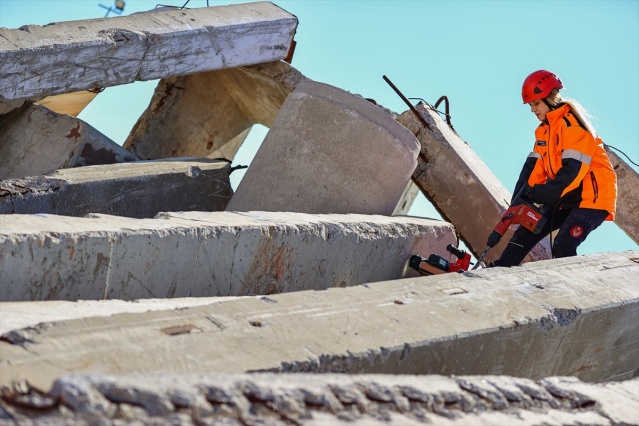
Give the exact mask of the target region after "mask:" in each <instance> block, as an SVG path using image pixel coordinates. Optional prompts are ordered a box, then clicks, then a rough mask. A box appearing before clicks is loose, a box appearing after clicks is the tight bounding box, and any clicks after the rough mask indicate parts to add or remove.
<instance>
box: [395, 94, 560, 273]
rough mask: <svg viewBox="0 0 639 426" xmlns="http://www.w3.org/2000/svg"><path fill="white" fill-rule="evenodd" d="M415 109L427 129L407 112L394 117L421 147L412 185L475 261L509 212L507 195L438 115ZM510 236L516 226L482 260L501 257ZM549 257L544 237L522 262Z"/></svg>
mask: <svg viewBox="0 0 639 426" xmlns="http://www.w3.org/2000/svg"><path fill="white" fill-rule="evenodd" d="M416 108H417V110H418V112H419V113H420V114H421V116H422V117H423V118H424V120H425V121H426V122H427V123H428V126H429V127H428V128H427V127H426V126H424V125H423V124H422V122H421V121H420V120H419V119H418V118H417V117H416V116H415V114H414V113H413V111H411V110H408V111H406V112H404V113H403V114H401V115H400V116H399V117H397V121H398V122H399V123H400V124H402V125H403V126H405V127H406V128H407V129H408V130H410V131H411V132H412V133H413V134H414V135H415V136H416V137H417V140H418V141H419V142H420V144H421V151H420V154H419V157H418V158H417V168H416V169H415V172H414V173H413V176H412V180H413V182H415V184H416V185H417V186H418V187H419V189H420V190H421V191H422V193H423V194H424V196H426V198H427V199H428V200H429V201H430V202H431V203H432V204H433V206H434V207H435V209H436V210H437V211H438V212H439V213H440V214H441V216H442V218H444V220H446V221H449V222H451V223H452V224H454V225H455V228H456V229H457V230H458V231H459V234H460V239H461V240H463V241H464V242H465V243H466V246H467V247H468V249H469V250H470V251H471V252H472V253H473V254H474V255H475V257H479V255H480V254H481V253H482V252H483V251H484V249H485V248H486V241H487V240H488V236H489V235H490V233H491V231H492V230H493V228H494V227H495V225H497V223H499V220H500V219H501V217H502V215H503V213H504V212H505V211H506V210H507V209H508V206H509V204H510V199H511V194H510V193H509V191H508V190H507V189H506V187H505V186H504V185H503V184H502V183H501V182H500V181H499V179H497V177H496V176H495V175H494V174H493V172H491V171H490V169H489V168H488V167H487V166H486V164H485V163H484V162H483V161H482V160H481V159H480V158H479V157H478V156H477V154H476V153H475V152H474V151H473V150H472V149H471V148H470V146H468V144H467V143H466V142H464V141H463V140H462V139H461V138H460V137H459V136H458V135H457V134H456V133H455V132H454V131H453V130H452V129H451V128H450V127H449V126H448V125H447V124H446V123H445V122H444V121H443V120H442V119H441V117H440V116H439V114H438V113H436V112H435V111H431V110H430V109H427V108H425V107H424V105H423V104H420V105H418V106H417V107H416ZM513 232H514V227H513V229H511V230H509V231H508V232H507V233H506V235H504V237H503V238H502V240H501V242H500V243H499V244H498V245H497V246H495V247H494V248H492V249H491V250H490V251H489V252H488V254H487V255H486V257H485V260H486V261H491V260H495V259H497V258H498V257H499V255H500V254H501V252H502V251H503V250H504V248H505V247H506V244H508V240H509V239H510V237H511V236H512V233H513ZM551 257H552V254H551V250H550V243H549V239H548V238H545V239H544V240H543V241H542V242H541V243H539V244H537V246H535V247H534V248H533V250H532V251H531V252H530V254H529V255H528V256H526V258H525V259H524V262H528V261H531V260H541V259H549V258H551Z"/></svg>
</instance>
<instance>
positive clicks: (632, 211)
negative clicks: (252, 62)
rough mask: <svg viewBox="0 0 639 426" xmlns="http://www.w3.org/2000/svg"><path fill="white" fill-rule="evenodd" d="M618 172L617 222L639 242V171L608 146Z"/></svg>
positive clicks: (612, 161)
mask: <svg viewBox="0 0 639 426" xmlns="http://www.w3.org/2000/svg"><path fill="white" fill-rule="evenodd" d="M606 152H607V153H608V156H609V157H610V162H611V163H612V166H613V167H614V168H615V171H616V172H617V216H616V218H615V223H616V224H617V225H618V226H619V228H621V229H622V230H623V231H624V232H625V233H626V235H628V236H629V237H630V238H632V240H633V241H634V242H635V243H637V244H639V173H637V171H636V170H634V169H633V168H632V167H631V166H630V165H629V164H628V163H626V162H625V161H624V160H623V158H621V157H619V156H618V155H617V154H616V153H615V152H614V151H613V150H612V149H610V148H609V147H607V148H606Z"/></svg>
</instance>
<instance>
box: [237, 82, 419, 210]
mask: <svg viewBox="0 0 639 426" xmlns="http://www.w3.org/2000/svg"><path fill="white" fill-rule="evenodd" d="M418 152H419V146H418V142H417V140H416V139H415V137H414V136H413V135H412V134H411V133H410V132H408V131H407V130H406V129H405V128H404V127H402V126H401V125H399V124H398V123H397V122H396V121H395V120H394V119H393V118H392V117H390V116H389V115H388V114H386V113H385V112H384V111H382V110H381V109H380V108H378V107H377V106H375V105H373V104H372V103H370V102H369V101H367V100H365V99H363V98H361V97H359V96H355V95H352V94H350V93H348V92H346V91H343V90H341V89H338V88H336V87H333V86H330V85H327V84H323V83H318V82H314V81H311V80H305V81H302V82H300V83H299V84H298V85H297V87H296V88H295V90H294V91H293V92H292V93H291V94H290V95H289V96H288V97H287V98H286V101H285V102H284V105H283V106H282V109H281V110H280V111H279V113H278V115H277V117H276V119H275V122H274V123H273V125H272V127H271V129H270V130H269V132H268V133H267V135H266V137H265V138H264V141H263V142H262V144H261V146H260V148H259V149H258V151H257V153H256V155H255V158H254V159H253V161H252V162H251V165H250V166H249V168H248V169H247V171H246V173H245V174H244V177H243V178H242V181H241V182H240V184H239V186H238V187H237V189H236V191H235V194H234V195H233V197H232V198H231V201H230V202H229V205H228V207H227V210H228V211H247V210H265V211H297V212H305V213H363V214H382V215H391V214H392V213H393V211H394V210H395V207H396V206H397V204H398V203H399V201H400V199H401V197H402V194H403V192H404V189H405V188H406V185H407V184H408V182H409V180H410V176H411V174H412V172H413V170H414V169H415V166H416V164H417V163H416V157H417V154H418Z"/></svg>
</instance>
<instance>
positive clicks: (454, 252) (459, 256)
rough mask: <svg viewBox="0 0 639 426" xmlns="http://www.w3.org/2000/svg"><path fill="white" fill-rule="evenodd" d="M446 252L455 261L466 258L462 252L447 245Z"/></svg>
mask: <svg viewBox="0 0 639 426" xmlns="http://www.w3.org/2000/svg"><path fill="white" fill-rule="evenodd" d="M446 251H448V252H449V253H451V254H452V255H454V256H455V257H456V258H457V259H463V258H464V256H466V252H465V251H464V250H460V249H458V248H457V247H455V246H454V245H452V244H448V245H447V246H446Z"/></svg>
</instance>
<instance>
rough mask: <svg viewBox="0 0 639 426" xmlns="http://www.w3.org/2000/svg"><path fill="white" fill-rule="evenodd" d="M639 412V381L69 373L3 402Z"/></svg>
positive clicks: (180, 415) (193, 414) (139, 419)
mask: <svg viewBox="0 0 639 426" xmlns="http://www.w3.org/2000/svg"><path fill="white" fill-rule="evenodd" d="M36 395H37V396H36ZM45 404H46V410H43V405H45ZM638 406H639V378H637V379H634V380H628V381H626V382H620V383H615V382H612V383H598V384H594V383H584V382H582V381H580V380H577V379H575V378H572V377H548V378H544V379H541V380H536V381H533V380H530V379H524V378H516V377H505V376H456V377H444V376H432V375H431V376H405V375H401V376H394V375H345V374H322V375H318V374H264V373H263V374H218V373H208V374H203V375H197V376H196V375H166V374H162V375H154V374H147V375H118V376H113V375H98V374H90V375H80V374H70V375H66V376H63V377H61V378H60V379H58V380H56V382H55V383H54V385H53V387H52V388H51V389H50V390H49V391H48V392H44V391H43V392H41V393H34V392H28V391H25V390H22V391H20V390H17V391H13V392H12V391H11V390H8V389H7V390H5V391H4V392H3V394H2V396H0V410H2V409H3V412H4V413H6V414H7V415H9V416H11V420H13V421H14V422H16V424H31V423H32V422H33V421H34V420H36V419H37V421H38V422H41V423H42V424H56V423H59V424H68V423H74V424H75V423H80V424H84V423H87V424H89V423H93V422H95V421H96V419H100V420H101V421H102V422H107V421H109V420H111V421H114V422H118V423H122V422H126V423H138V424H181V425H190V424H218V423H220V424H223V423H224V424H226V423H231V424H238V425H240V424H242V425H253V424H269V425H287V424H295V425H306V424H308V425H319V424H325V425H329V424H330V425H353V424H361V425H364V424H366V425H382V424H396V425H399V424H401V425H422V424H434V425H460V424H461V425H471V424H472V425H479V426H481V425H485V426H496V425H504V426H528V425H532V424H536V425H541V424H544V425H555V424H557V425H559V424H588V425H593V426H594V425H602V426H603V425H606V426H607V425H611V424H614V425H622V424H623V425H631V424H636V423H637V407H638Z"/></svg>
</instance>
